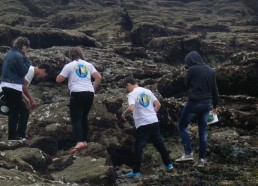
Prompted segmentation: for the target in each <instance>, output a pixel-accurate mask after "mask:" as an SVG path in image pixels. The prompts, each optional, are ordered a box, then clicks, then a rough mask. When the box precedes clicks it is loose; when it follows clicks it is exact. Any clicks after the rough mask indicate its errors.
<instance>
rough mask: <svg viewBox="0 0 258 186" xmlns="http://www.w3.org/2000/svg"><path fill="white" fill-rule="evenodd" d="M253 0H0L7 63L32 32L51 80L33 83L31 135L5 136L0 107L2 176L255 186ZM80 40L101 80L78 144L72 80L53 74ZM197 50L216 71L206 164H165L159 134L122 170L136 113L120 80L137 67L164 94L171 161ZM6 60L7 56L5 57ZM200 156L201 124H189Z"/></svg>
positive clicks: (0, 181) (257, 24)
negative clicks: (138, 160) (215, 108)
mask: <svg viewBox="0 0 258 186" xmlns="http://www.w3.org/2000/svg"><path fill="white" fill-rule="evenodd" d="M257 7H258V3H257V1H251V0H250V1H242V0H222V1H215V0H211V1H205V0H181V1H166V0H148V1H147V0H141V1H137V0H135V1H124V0H112V1H93V0H84V1H77V0H58V1H50V0H46V1H39V0H26V1H22V0H19V1H11V0H4V1H1V2H0V12H1V14H0V41H1V46H0V63H1V64H2V61H3V58H4V55H5V53H6V51H7V50H8V49H9V46H10V42H11V41H12V40H13V39H14V38H15V37H17V36H20V35H22V36H27V37H28V38H29V39H30V40H31V47H32V48H31V51H30V57H31V60H32V63H33V65H37V64H40V63H49V64H51V66H52V69H53V72H52V73H51V74H50V75H49V77H48V79H47V80H46V81H45V82H39V81H36V80H34V81H33V82H32V84H31V85H30V90H31V93H32V95H33V96H34V97H35V100H36V102H37V107H36V108H35V109H33V110H31V115H30V120H29V125H28V130H27V134H28V137H29V140H27V141H23V142H8V141H7V117H6V116H3V115H0V128H1V130H0V141H1V142H0V185H44V186H45V185H108V186H109V185H121V186H122V185H123V186H127V185H128V186H129V185H139V186H140V185H257V184H258V175H257V172H258V165H257V162H258V159H257V157H258V109H257V108H258V107H257V105H258V98H257V95H258V66H257V64H258V53H257V51H258V43H257V39H258V36H257V32H258V31H257V30H258V21H257V20H258V19H257ZM77 45H80V46H82V48H83V52H84V54H85V58H86V60H88V61H89V62H91V63H93V65H94V66H95V67H96V68H97V70H98V71H99V72H101V74H102V76H103V79H102V82H101V85H100V87H99V90H98V91H97V92H96V94H95V98H94V105H93V107H92V110H91V112H90V115H89V123H90V126H89V130H90V131H89V139H88V141H89V147H88V148H87V149H84V150H82V151H80V152H79V153H77V154H75V155H71V154H70V153H69V152H70V150H72V148H73V147H74V145H75V141H74V139H73V136H72V128H71V125H70V117H69V108H68V105H69V91H68V90H67V85H66V84H65V83H64V84H62V85H57V84H56V83H55V77H56V75H57V74H58V73H59V72H60V70H61V69H62V67H63V66H64V65H65V64H66V63H68V62H69V58H68V57H69V53H68V49H69V47H70V46H77ZM191 50H197V51H199V52H200V54H201V55H202V56H203V58H204V61H205V62H207V63H208V64H210V65H211V66H213V67H214V68H215V70H216V73H217V83H218V89H219V93H220V95H221V96H220V104H219V110H220V113H219V122H218V123H216V124H212V125H209V126H208V127H207V131H208V151H207V164H206V166H205V167H204V168H195V167H193V166H192V165H193V163H192V162H186V163H174V167H175V169H174V172H172V173H167V172H166V171H165V167H164V166H163V164H162V161H161V158H160V156H159V154H158V152H157V151H156V149H155V148H154V147H153V146H152V145H147V147H146V148H145V150H144V156H143V163H142V172H143V176H142V177H141V178H137V179H128V178H125V177H124V176H123V174H124V173H126V172H127V171H129V170H130V166H132V162H133V144H134V134H135V129H134V127H133V126H134V124H133V119H132V117H129V118H128V121H127V122H124V121H122V120H121V113H122V111H123V110H124V109H125V108H126V106H127V97H126V92H125V89H124V84H123V79H124V78H125V77H126V76H129V75H133V76H134V77H135V78H137V79H138V80H139V84H140V85H141V86H144V87H146V88H149V89H150V90H152V91H153V92H154V93H155V95H156V96H157V97H158V98H159V100H160V101H161V103H162V108H161V110H160V112H159V113H158V117H159V120H160V126H161V132H162V135H163V136H164V141H165V144H166V147H167V149H168V151H169V153H170V157H171V160H172V161H173V162H174V160H175V159H176V158H178V157H180V156H181V155H182V153H183V150H182V145H181V142H180V137H179V135H178V132H177V123H178V120H179V117H180V114H181V111H182V108H183V105H184V103H185V102H186V101H187V97H186V96H187V90H186V88H185V86H184V77H185V74H186V69H185V67H184V66H183V65H182V63H183V59H184V56H185V55H186V54H187V53H188V52H189V51H191ZM0 66H1V65H0ZM189 131H190V136H191V139H192V145H193V149H194V157H195V159H196V160H197V159H198V130H197V124H196V123H191V124H190V125H189Z"/></svg>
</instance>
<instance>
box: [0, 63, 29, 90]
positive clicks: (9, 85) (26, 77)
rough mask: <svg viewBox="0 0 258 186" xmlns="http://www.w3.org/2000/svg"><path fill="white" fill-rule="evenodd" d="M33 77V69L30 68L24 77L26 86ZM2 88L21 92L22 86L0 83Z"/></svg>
mask: <svg viewBox="0 0 258 186" xmlns="http://www.w3.org/2000/svg"><path fill="white" fill-rule="evenodd" d="M33 77H34V67H33V66H30V68H29V71H28V73H27V74H26V76H25V80H26V81H28V85H29V84H30V83H31V81H32V79H33ZM1 86H2V87H7V88H12V89H15V90H18V91H21V92H22V85H20V84H15V83H7V82H1Z"/></svg>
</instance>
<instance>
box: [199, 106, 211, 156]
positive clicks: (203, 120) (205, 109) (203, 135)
mask: <svg viewBox="0 0 258 186" xmlns="http://www.w3.org/2000/svg"><path fill="white" fill-rule="evenodd" d="M200 109H201V110H200V113H199V114H198V133H199V146H200V151H199V158H200V159H205V156H206V149H207V132H206V126H207V121H208V115H209V112H210V104H201V105H200Z"/></svg>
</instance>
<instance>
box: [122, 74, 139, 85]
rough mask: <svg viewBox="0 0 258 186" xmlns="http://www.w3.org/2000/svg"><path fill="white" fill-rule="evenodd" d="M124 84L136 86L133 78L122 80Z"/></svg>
mask: <svg viewBox="0 0 258 186" xmlns="http://www.w3.org/2000/svg"><path fill="white" fill-rule="evenodd" d="M124 83H125V85H127V83H130V84H131V85H136V84H137V81H136V79H134V78H133V77H131V76H130V77H127V78H125V79H124Z"/></svg>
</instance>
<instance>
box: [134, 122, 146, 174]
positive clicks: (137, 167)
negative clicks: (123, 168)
mask: <svg viewBox="0 0 258 186" xmlns="http://www.w3.org/2000/svg"><path fill="white" fill-rule="evenodd" d="M148 130H149V129H148V125H147V126H141V127H139V128H138V129H136V141H135V155H134V156H135V164H134V167H133V172H134V173H136V172H141V163H142V153H143V149H144V147H145V145H146V144H147V142H148V139H149V131H148Z"/></svg>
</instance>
